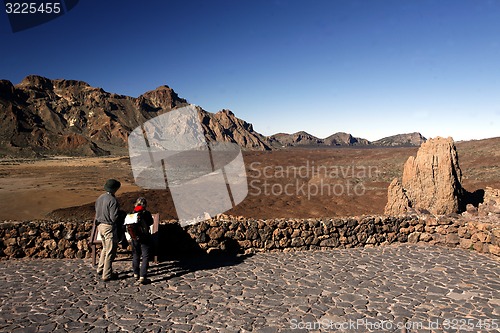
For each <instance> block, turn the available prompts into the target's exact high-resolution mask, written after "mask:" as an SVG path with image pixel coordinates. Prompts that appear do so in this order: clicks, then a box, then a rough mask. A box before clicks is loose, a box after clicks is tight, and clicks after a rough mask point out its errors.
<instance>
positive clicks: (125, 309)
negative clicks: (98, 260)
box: [0, 245, 500, 332]
mask: <svg viewBox="0 0 500 333" xmlns="http://www.w3.org/2000/svg"><path fill="white" fill-rule="evenodd" d="M499 263H500V262H499V261H498V259H497V258H494V257H490V256H485V255H481V254H478V253H476V252H472V251H465V250H459V249H449V248H443V247H429V246H426V247H424V246H415V245H413V246H412V245H399V246H388V247H378V248H357V249H346V250H331V251H314V252H313V251H306V252H289V253H265V254H257V255H253V256H246V257H245V256H243V257H233V258H229V257H209V256H207V257H203V258H197V259H189V260H177V261H167V262H162V263H159V264H155V265H152V266H151V268H150V278H151V280H152V283H151V284H148V285H144V286H138V285H136V284H135V280H134V279H133V278H132V272H131V270H130V266H131V262H130V260H120V261H118V262H116V263H115V265H114V266H115V270H116V271H118V272H119V273H120V277H119V280H116V281H111V282H106V283H105V282H102V281H100V280H99V278H98V277H97V276H96V273H95V270H94V269H93V268H92V267H91V265H90V260H88V259H87V260H85V261H84V260H77V259H66V260H57V259H47V260H10V261H1V262H0V285H1V290H0V300H1V302H0V331H1V332H121V331H130V332H327V331H335V332H499V331H500V329H499V328H498V325H500V278H499V277H500V265H499ZM473 326H474V327H473Z"/></svg>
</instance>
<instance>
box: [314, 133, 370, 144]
mask: <svg viewBox="0 0 500 333" xmlns="http://www.w3.org/2000/svg"><path fill="white" fill-rule="evenodd" d="M324 144H325V145H328V146H360V145H363V146H365V145H369V144H370V141H368V140H366V139H362V138H355V137H353V136H352V135H351V134H349V133H344V132H338V133H335V134H332V135H330V136H329V137H327V138H326V139H325V140H324Z"/></svg>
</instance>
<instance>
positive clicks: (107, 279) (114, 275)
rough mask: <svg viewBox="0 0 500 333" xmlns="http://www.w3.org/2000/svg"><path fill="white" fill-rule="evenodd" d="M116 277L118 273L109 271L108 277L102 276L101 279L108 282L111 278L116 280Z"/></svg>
mask: <svg viewBox="0 0 500 333" xmlns="http://www.w3.org/2000/svg"><path fill="white" fill-rule="evenodd" d="M117 279H118V273H114V272H113V273H111V276H110V277H108V278H103V279H102V280H103V281H104V282H108V281H111V280H117Z"/></svg>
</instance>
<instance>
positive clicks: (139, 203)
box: [135, 197, 148, 207]
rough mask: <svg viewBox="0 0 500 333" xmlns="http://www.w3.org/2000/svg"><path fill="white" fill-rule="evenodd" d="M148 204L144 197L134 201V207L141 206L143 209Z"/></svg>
mask: <svg viewBox="0 0 500 333" xmlns="http://www.w3.org/2000/svg"><path fill="white" fill-rule="evenodd" d="M147 204H148V202H147V201H146V198H144V197H139V198H137V200H136V201H135V206H143V207H146V205H147Z"/></svg>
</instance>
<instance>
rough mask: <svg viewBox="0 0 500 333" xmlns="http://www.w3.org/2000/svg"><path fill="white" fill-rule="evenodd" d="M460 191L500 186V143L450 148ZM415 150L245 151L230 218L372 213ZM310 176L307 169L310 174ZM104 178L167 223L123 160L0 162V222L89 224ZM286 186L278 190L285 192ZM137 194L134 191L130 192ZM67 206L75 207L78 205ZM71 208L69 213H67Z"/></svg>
mask: <svg viewBox="0 0 500 333" xmlns="http://www.w3.org/2000/svg"><path fill="white" fill-rule="evenodd" d="M457 149H458V153H459V159H460V166H461V169H462V172H463V182H462V184H463V186H464V187H465V188H466V189H467V190H469V191H474V190H476V189H480V188H484V187H485V186H492V187H495V188H500V138H495V139H488V140H481V141H468V142H459V143H457ZM416 151H417V148H412V147H410V148H408V147H405V148H330V149H291V150H282V151H273V152H245V153H244V160H245V165H246V167H247V177H248V182H249V194H248V196H247V198H246V199H245V200H244V201H243V202H242V203H241V204H239V205H238V206H236V207H235V208H233V209H232V210H230V211H228V212H227V213H228V214H231V215H242V216H246V217H254V218H278V217H297V218H308V217H333V216H346V215H361V214H380V213H382V212H383V209H384V206H385V204H386V201H387V186H388V184H389V183H390V181H391V180H392V179H393V178H394V177H398V176H401V174H402V169H403V165H404V162H405V161H406V159H407V158H408V156H410V155H415V154H416ZM313 171H314V172H313ZM108 178H116V179H118V180H120V181H121V182H122V188H121V189H120V191H119V192H118V198H119V201H120V203H121V205H122V207H123V208H124V209H125V210H130V209H131V208H132V203H133V201H134V200H135V198H137V197H138V196H139V195H145V196H146V197H147V198H148V200H149V208H150V210H151V211H153V212H160V214H161V217H162V219H171V218H175V217H176V214H175V209H174V205H173V202H172V199H171V197H170V193H169V192H168V191H165V190H163V191H152V190H142V191H141V189H140V188H138V187H137V186H136V185H134V182H133V177H132V172H131V168H130V164H129V160H128V158H127V157H122V158H119V157H114V158H109V157H108V158H54V159H49V160H39V161H28V160H17V161H16V160H6V159H4V160H1V161H0V220H8V219H12V220H27V219H38V218H44V217H46V216H47V214H48V213H50V212H52V211H54V210H57V211H56V212H54V213H52V214H50V217H53V218H75V219H89V218H92V216H93V203H94V201H95V199H96V198H97V197H98V196H99V195H100V194H101V193H102V185H103V184H104V182H105V181H106V179H108ZM285 189H286V193H285ZM138 191H140V192H138ZM73 206H79V207H78V208H76V207H73ZM68 207H71V208H68Z"/></svg>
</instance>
